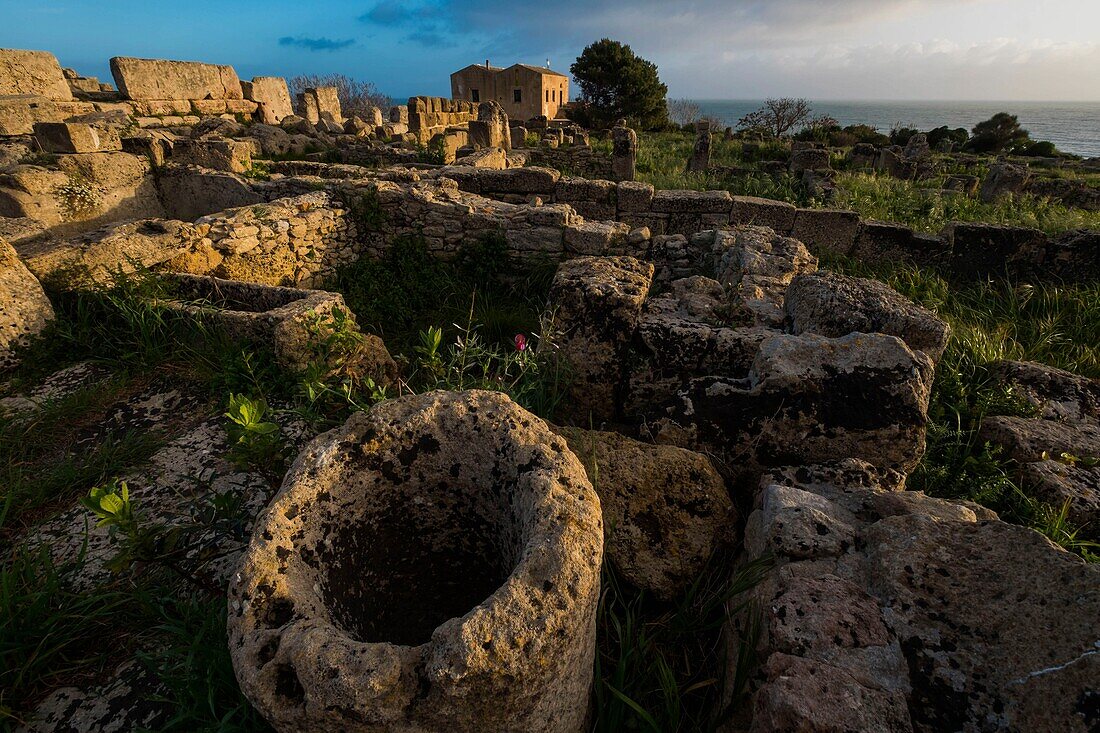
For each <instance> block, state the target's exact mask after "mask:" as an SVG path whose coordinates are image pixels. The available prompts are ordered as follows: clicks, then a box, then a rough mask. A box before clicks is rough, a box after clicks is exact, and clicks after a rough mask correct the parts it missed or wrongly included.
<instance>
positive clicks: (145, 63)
mask: <svg viewBox="0 0 1100 733" xmlns="http://www.w3.org/2000/svg"><path fill="white" fill-rule="evenodd" d="M111 75H112V76H114V78H115V84H116V85H117V86H118V91H119V92H120V93H121V94H122V95H123V96H124V97H126V98H127V99H134V100H138V99H141V100H144V99H243V98H244V94H243V92H242V91H241V82H240V79H238V78H237V72H236V71H234V70H233V67H232V66H221V65H216V64H204V63H199V62H197V61H167V60H163V59H138V58H131V57H125V56H115V57H114V58H112V59H111Z"/></svg>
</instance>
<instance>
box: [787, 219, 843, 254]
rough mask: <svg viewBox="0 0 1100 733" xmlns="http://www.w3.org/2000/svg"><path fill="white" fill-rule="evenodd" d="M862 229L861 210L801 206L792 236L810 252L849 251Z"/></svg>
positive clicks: (840, 252) (792, 229) (839, 252)
mask: <svg viewBox="0 0 1100 733" xmlns="http://www.w3.org/2000/svg"><path fill="white" fill-rule="evenodd" d="M858 232H859V214H857V213H856V212H854V211H844V210H841V209H799V210H798V212H797V214H796V215H795V218H794V225H793V226H792V227H791V236H792V237H794V238H795V239H797V240H799V241H800V242H802V243H804V244H805V245H806V246H807V247H809V248H810V251H811V252H818V251H824V252H835V253H838V254H848V253H849V252H850V251H851V250H852V247H853V246H854V245H855V242H856V234H857V233H858Z"/></svg>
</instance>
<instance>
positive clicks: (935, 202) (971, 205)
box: [831, 173, 1100, 233]
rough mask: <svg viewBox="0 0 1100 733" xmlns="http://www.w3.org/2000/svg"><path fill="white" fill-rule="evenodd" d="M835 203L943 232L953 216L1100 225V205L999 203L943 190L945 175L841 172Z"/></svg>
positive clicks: (1057, 227)
mask: <svg viewBox="0 0 1100 733" xmlns="http://www.w3.org/2000/svg"><path fill="white" fill-rule="evenodd" d="M836 183H837V186H838V190H837V196H836V199H835V201H834V202H833V203H832V204H831V205H833V206H838V207H841V208H847V209H852V210H853V211H858V212H859V215H860V216H861V217H863V218H864V219H878V220H880V221H894V222H898V223H900V224H904V225H906V226H908V227H911V228H912V229H914V230H916V231H921V232H933V233H934V232H939V231H940V230H942V229H943V228H944V227H945V226H946V225H947V224H949V223H951V222H952V221H974V222H986V223H990V224H1005V225H1010V226H1020V227H1031V228H1033V229H1041V230H1042V231H1044V232H1047V233H1057V232H1062V231H1066V230H1069V229H1086V228H1097V227H1100V211H1085V210H1083V209H1076V208H1071V207H1068V206H1064V205H1063V204H1060V203H1057V202H1054V201H1051V200H1050V199H1047V198H1041V197H1038V196H1031V195H1027V194H1024V195H1021V196H1007V197H1005V198H1003V199H1000V200H998V201H997V202H995V203H988V204H987V203H982V202H981V201H979V200H978V199H976V198H971V197H969V196H964V195H962V194H957V193H945V192H943V191H942V190H940V185H941V183H942V181H941V180H940V179H932V180H930V181H923V182H919V183H917V182H913V181H902V180H899V179H897V178H891V177H889V176H876V175H871V174H867V173H841V174H839V175H838V176H837V179H836Z"/></svg>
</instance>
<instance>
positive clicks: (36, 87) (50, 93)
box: [0, 48, 73, 102]
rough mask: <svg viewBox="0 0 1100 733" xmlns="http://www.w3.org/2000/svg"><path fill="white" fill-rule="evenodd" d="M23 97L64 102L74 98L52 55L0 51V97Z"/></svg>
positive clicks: (33, 52) (0, 49)
mask: <svg viewBox="0 0 1100 733" xmlns="http://www.w3.org/2000/svg"><path fill="white" fill-rule="evenodd" d="M25 94H32V95H36V96H41V97H45V98H46V99H54V100H58V101H64V102H68V101H72V98H73V93H72V90H70V88H69V83H68V82H67V81H66V80H65V75H64V74H63V73H62V72H61V64H59V63H57V59H56V58H55V57H54V55H53V54H52V53H50V52H48V51H21V50H17V49H11V48H0V97H5V96H17V95H25Z"/></svg>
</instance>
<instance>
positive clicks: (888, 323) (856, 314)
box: [784, 272, 950, 362]
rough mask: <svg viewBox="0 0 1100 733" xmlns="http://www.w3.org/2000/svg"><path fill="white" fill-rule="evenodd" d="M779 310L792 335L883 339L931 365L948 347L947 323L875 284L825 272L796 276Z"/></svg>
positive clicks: (893, 291)
mask: <svg viewBox="0 0 1100 733" xmlns="http://www.w3.org/2000/svg"><path fill="white" fill-rule="evenodd" d="M784 305H785V308H786V311H787V316H788V317H789V318H790V322H791V328H792V331H793V332H794V333H817V334H821V335H822V336H846V335H848V334H850V333H855V332H859V333H885V334H889V335H891V336H897V337H898V338H900V339H902V340H903V341H905V343H906V344H908V345H909V347H910V348H911V349H919V350H920V351H923V352H924V353H926V354H928V356H930V357H932V361H934V362H938V361H939V359H940V357H941V356H942V355H943V351H944V349H945V348H946V347H947V338H948V334H949V332H950V329H949V328H948V325H947V323H946V322H944V321H942V320H941V319H940V318H938V317H937V316H936V314H935V313H933V312H932V311H930V310H928V309H927V308H923V307H921V306H919V305H917V304H916V303H914V302H912V301H911V300H908V299H907V298H904V297H903V296H901V295H900V294H899V293H898V292H897V291H895V290H894V289H892V288H891V287H890V286H888V285H886V284H884V283H881V282H878V281H877V280H869V279H866V278H859V277H849V276H847V275H838V274H835V273H828V272H818V273H815V274H812V275H800V276H798V277H796V278H795V279H794V281H793V282H791V285H790V287H789V288H787V293H786V299H785V301H784Z"/></svg>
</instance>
